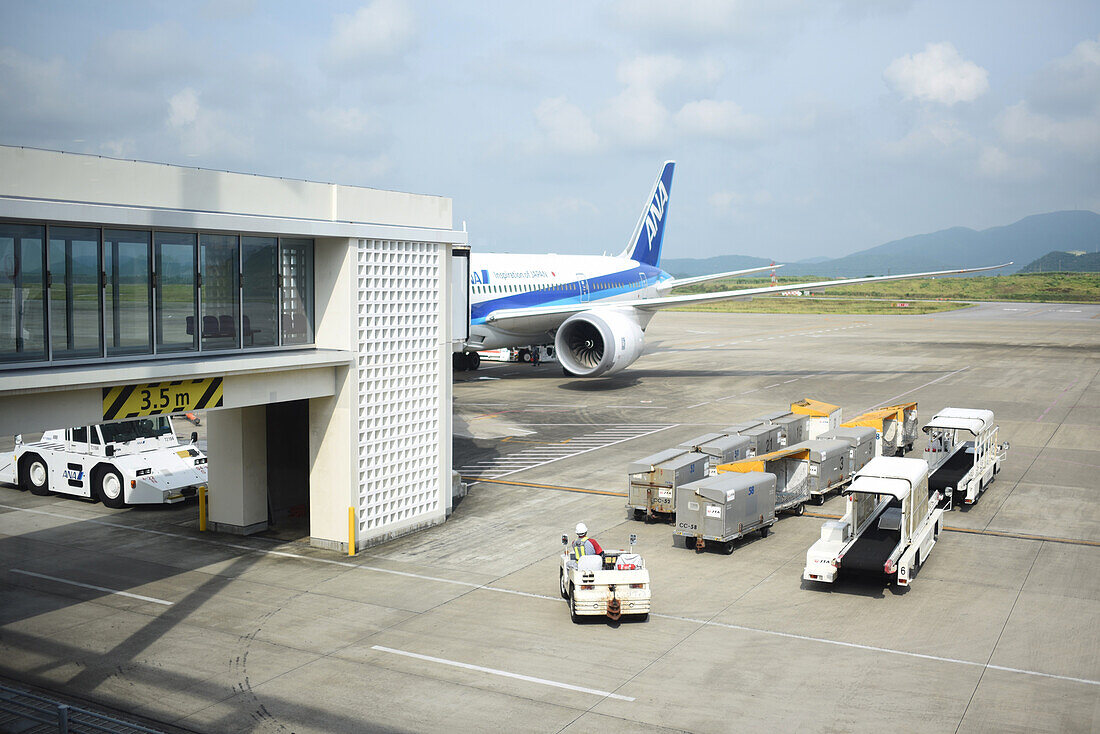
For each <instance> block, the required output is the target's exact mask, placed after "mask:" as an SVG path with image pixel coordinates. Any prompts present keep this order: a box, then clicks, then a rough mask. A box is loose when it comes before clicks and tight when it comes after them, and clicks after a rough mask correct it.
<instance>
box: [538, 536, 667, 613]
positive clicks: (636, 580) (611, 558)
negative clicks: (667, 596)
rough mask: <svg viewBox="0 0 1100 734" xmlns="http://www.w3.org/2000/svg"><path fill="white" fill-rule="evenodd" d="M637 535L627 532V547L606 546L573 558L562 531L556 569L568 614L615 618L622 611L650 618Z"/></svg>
mask: <svg viewBox="0 0 1100 734" xmlns="http://www.w3.org/2000/svg"><path fill="white" fill-rule="evenodd" d="M636 540H637V536H635V535H631V536H630V550H629V551H625V550H605V551H604V552H603V553H600V554H598V555H583V556H581V557H580V558H574V557H573V556H572V554H571V553H570V547H569V536H568V535H562V536H561V543H562V545H563V546H564V550H563V551H562V554H561V568H560V570H559V571H558V586H559V591H560V593H561V596H562V598H563V599H565V600H566V601H568V602H569V616H570V618H572V620H573V621H574V622H580V621H581V617H608V618H609V619H612V620H617V619H619V618H620V617H622V616H623V615H624V614H625V615H629V616H632V617H636V618H638V619H640V620H643V621H644V620H646V619H648V618H649V607H650V601H651V596H652V595H651V592H650V589H649V570H648V569H646V567H645V560H644V559H643V558H642V557H641V556H640V555H639V554H637V553H635V552H634V543H635V541H636Z"/></svg>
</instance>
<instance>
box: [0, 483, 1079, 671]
mask: <svg viewBox="0 0 1100 734" xmlns="http://www.w3.org/2000/svg"><path fill="white" fill-rule="evenodd" d="M0 509H5V510H12V511H14V512H26V513H30V514H34V515H45V516H47V517H57V518H61V519H65V520H75V521H77V522H87V523H91V524H94V525H104V526H106V527H112V528H118V529H120V530H130V531H132V532H136V533H145V534H148V535H157V536H162V537H170V538H177V539H180V540H189V541H192V542H195V543H203V544H205V545H212V546H218V547H222V548H232V549H234V550H243V551H247V552H249V553H256V554H258V555H269V556H277V557H280V558H294V559H298V560H302V561H311V562H314V563H323V564H327V565H333V566H343V567H345V568H358V569H361V570H364V571H374V572H376V573H386V574H392V575H394V576H404V577H406V578H415V579H423V580H426V581H436V582H439V583H444V584H453V585H456V586H464V587H467V588H470V589H473V590H482V591H494V592H497V593H501V594H513V595H515V596H524V597H528V598H531V599H543V600H547V601H552V602H556V603H561V602H562V600H561V599H560V598H559V597H557V596H549V595H546V594H532V593H530V592H527V591H518V590H515V589H505V588H501V587H499V586H486V585H485V584H477V583H473V582H470V581H458V580H455V579H445V578H440V577H438V576H427V575H425V574H419V573H412V572H409V571H396V570H394V569H389V568H378V567H375V566H367V565H363V564H359V563H351V562H350V561H336V560H333V559H331V558H317V557H314V556H305V555H302V554H300V553H287V552H285V551H275V550H264V549H263V548H253V547H251V546H247V545H242V544H240V543H225V542H222V541H219V540H212V539H208V538H196V537H193V536H190V535H183V534H181V533H171V532H168V531H165V530H153V529H151V528H138V527H133V526H132V525H124V524H122V523H116V522H108V521H105V520H94V519H90V518H87V517H78V516H74V515H65V514H63V513H60V512H49V511H46V510H33V509H30V508H25V507H15V506H12V505H2V504H0ZM807 514H809V513H807ZM649 616H650V617H659V618H662V619H672V620H678V621H682V622H689V623H693V624H699V625H704V626H708V625H709V626H715V627H724V628H727V629H734V630H741V631H744V632H755V633H758V634H763V635H772V636H776V637H786V638H793V639H801V640H807V641H811V642H820V643H824V644H828V645H838V646H841V647H852V648H859V649H864V650H869V651H872V652H881V653H885V654H890V655H902V656H906V657H916V658H925V659H928V660H938V661H942V662H947V663H956V664H959V665H968V666H976V667H984V668H989V669H992V670H1001V671H1005V672H1009V673H1019V674H1020V675H1028V676H1037V677H1041V678H1055V679H1058V680H1065V681H1071V682H1075V683H1083V684H1085V685H1091V686H1100V680H1091V679H1088V678H1074V677H1072V676H1068V675H1056V674H1054V673H1044V672H1041V671H1037V670H1025V669H1022V668H1008V667H1004V666H1000V665H991V664H989V663H981V662H974V661H972V660H961V659H958V658H946V657H937V656H935V655H925V654H922V653H915V652H908V651H906V650H894V649H892V648H888V647H873V646H870V645H859V644H856V643H854V642H842V641H840V640H830V639H828V638H824V637H809V636H806V635H796V634H793V633H790V632H778V631H775V630H767V629H760V628H756V627H743V626H740V625H735V624H727V623H725V622H714V621H709V620H701V619H692V618H690V617H678V616H675V615H671V614H659V613H656V612H654V613H650V615H649Z"/></svg>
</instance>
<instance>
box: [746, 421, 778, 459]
mask: <svg viewBox="0 0 1100 734" xmlns="http://www.w3.org/2000/svg"><path fill="white" fill-rule="evenodd" d="M738 435H740V436H744V437H745V438H747V439H749V456H759V455H760V454H767V453H771V452H772V451H775V450H776V449H777V448H779V426H769V425H767V424H766V423H761V424H760V425H758V426H753V427H752V428H746V429H745V430H744V431H741V433H739V434H738Z"/></svg>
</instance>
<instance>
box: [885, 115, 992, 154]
mask: <svg viewBox="0 0 1100 734" xmlns="http://www.w3.org/2000/svg"><path fill="white" fill-rule="evenodd" d="M973 143H974V136H973V135H971V134H970V133H969V132H967V131H966V130H964V129H963V128H962V127H960V126H959V123H958V122H957V121H955V120H951V119H944V118H938V117H936V118H929V119H926V120H924V121H922V122H921V123H920V124H918V125H917V126H916V127H914V128H913V129H912V130H910V131H909V132H908V133H907V134H906V135H905V137H904V138H902V139H901V140H895V141H891V142H888V143H884V144H883V145H882V152H884V153H885V154H886V155H887V156H888V157H893V158H913V157H917V156H926V155H935V154H938V153H941V152H943V151H945V150H949V149H957V148H959V147H960V146H971V145H973Z"/></svg>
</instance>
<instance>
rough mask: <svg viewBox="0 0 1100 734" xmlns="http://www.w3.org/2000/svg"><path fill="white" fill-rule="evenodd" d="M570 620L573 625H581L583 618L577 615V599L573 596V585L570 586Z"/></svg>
mask: <svg viewBox="0 0 1100 734" xmlns="http://www.w3.org/2000/svg"><path fill="white" fill-rule="evenodd" d="M569 618H570V619H571V620H573V624H580V623H581V616H580V615H579V614H577V597H576V595H575V594H573V584H569Z"/></svg>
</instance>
